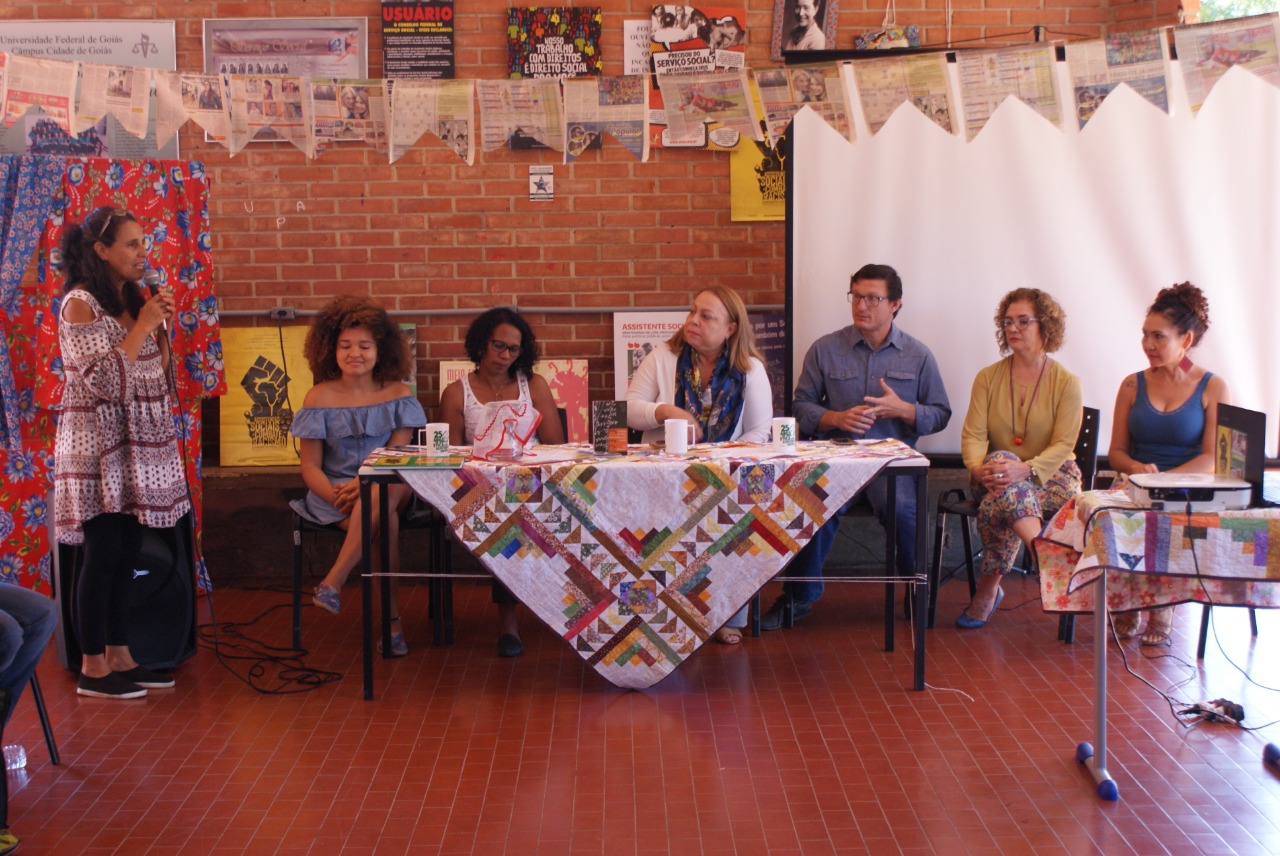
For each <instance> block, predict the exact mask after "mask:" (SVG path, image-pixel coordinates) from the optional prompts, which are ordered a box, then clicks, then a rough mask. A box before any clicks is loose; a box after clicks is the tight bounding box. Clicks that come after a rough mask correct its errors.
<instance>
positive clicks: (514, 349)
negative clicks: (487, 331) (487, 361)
mask: <svg viewBox="0 0 1280 856" xmlns="http://www.w3.org/2000/svg"><path fill="white" fill-rule="evenodd" d="M489 347H490V348H492V349H493V352H494V353H495V354H497V355H498V356H502V355H503V354H510V355H511V356H512V357H518V356H520V346H519V345H508V344H507V343H506V342H499V341H498V340H497V339H490V340H489Z"/></svg>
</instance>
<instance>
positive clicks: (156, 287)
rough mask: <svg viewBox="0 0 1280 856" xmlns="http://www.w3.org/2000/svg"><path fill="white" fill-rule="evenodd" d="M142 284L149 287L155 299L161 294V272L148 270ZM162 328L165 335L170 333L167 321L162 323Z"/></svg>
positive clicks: (143, 276) (148, 289)
mask: <svg viewBox="0 0 1280 856" xmlns="http://www.w3.org/2000/svg"><path fill="white" fill-rule="evenodd" d="M142 284H143V285H145V286H146V287H147V291H149V292H151V296H152V297H155V296H156V295H157V294H159V293H160V271H158V270H156V269H155V268H147V270H146V272H145V273H143V274H142ZM160 328H161V329H162V330H164V331H165V333H168V332H169V322H168V321H167V320H165V321H161V322H160Z"/></svg>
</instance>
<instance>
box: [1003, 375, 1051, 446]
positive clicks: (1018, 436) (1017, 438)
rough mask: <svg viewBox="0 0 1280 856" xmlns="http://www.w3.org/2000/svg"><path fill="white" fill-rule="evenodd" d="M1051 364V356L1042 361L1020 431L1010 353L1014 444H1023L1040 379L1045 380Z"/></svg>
mask: <svg viewBox="0 0 1280 856" xmlns="http://www.w3.org/2000/svg"><path fill="white" fill-rule="evenodd" d="M1048 366H1049V356H1048V355H1047V354H1046V355H1045V357H1044V362H1042V363H1040V374H1039V375H1038V376H1037V377H1036V385H1035V388H1034V389H1032V390H1031V400H1030V401H1029V402H1027V414H1026V416H1024V417H1023V419H1022V432H1021V433H1019V432H1018V408H1017V406H1016V405H1015V404H1014V401H1013V355H1012V354H1010V355H1009V410H1010V411H1012V412H1013V445H1015V446H1021V445H1022V444H1023V442H1024V440H1025V435H1026V433H1027V425H1028V424H1029V423H1030V422H1031V407H1032V405H1034V404H1035V403H1036V395H1038V394H1039V392H1040V381H1042V380H1044V370H1045V369H1046V368H1048Z"/></svg>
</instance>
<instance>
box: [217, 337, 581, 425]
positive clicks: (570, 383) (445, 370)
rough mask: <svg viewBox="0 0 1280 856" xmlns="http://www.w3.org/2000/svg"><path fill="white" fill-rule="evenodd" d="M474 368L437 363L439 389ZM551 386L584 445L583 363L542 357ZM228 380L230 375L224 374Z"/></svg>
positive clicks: (541, 366) (464, 363) (461, 363)
mask: <svg viewBox="0 0 1280 856" xmlns="http://www.w3.org/2000/svg"><path fill="white" fill-rule="evenodd" d="M474 368H475V364H474V363H472V362H471V361H470V360H441V361H440V389H441V390H443V389H444V388H445V387H446V386H448V385H449V384H451V383H453V382H454V381H455V380H457V379H458V378H460V377H462V376H463V375H465V374H466V373H467V372H469V371H471V370H472V369H474ZM533 370H534V371H535V372H537V373H538V374H540V375H542V377H543V379H544V380H546V382H547V385H548V386H550V387H551V396H552V398H554V399H555V400H556V406H557V407H563V408H564V412H565V423H566V425H567V427H568V429H569V430H568V432H567V435H566V436H565V439H566V440H568V441H569V442H570V443H585V442H587V438H588V434H587V407H588V405H587V399H588V398H589V394H588V386H587V361H586V360H574V359H561V358H558V357H546V358H544V359H543V360H542V361H540V362H539V363H538V364H537V365H535V366H534V367H533ZM228 377H230V375H228Z"/></svg>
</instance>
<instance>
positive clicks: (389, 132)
mask: <svg viewBox="0 0 1280 856" xmlns="http://www.w3.org/2000/svg"><path fill="white" fill-rule="evenodd" d="M1167 35H1168V28H1164V29H1153V30H1145V31H1138V32H1132V33H1118V34H1115V35H1112V36H1110V37H1108V38H1106V39H1102V40H1094V41H1088V42H1078V43H1073V44H1069V45H1066V48H1065V52H1066V57H1067V66H1066V71H1067V74H1068V75H1069V77H1070V80H1071V97H1072V101H1071V103H1072V104H1073V105H1074V109H1075V113H1076V119H1077V122H1078V123H1079V125H1080V127H1082V128H1083V127H1084V126H1085V124H1086V123H1087V122H1088V121H1089V119H1090V117H1092V116H1093V114H1094V112H1095V111H1096V110H1097V109H1098V107H1099V106H1100V105H1101V103H1102V102H1103V101H1104V100H1105V99H1106V97H1107V96H1108V95H1109V94H1110V93H1111V92H1112V91H1114V90H1115V88H1116V87H1117V86H1119V85H1120V84H1122V83H1123V84H1125V85H1127V86H1129V87H1130V88H1132V89H1133V90H1134V91H1135V92H1137V93H1138V94H1139V95H1141V96H1142V97H1143V98H1144V99H1146V100H1147V101H1148V102H1149V103H1151V104H1152V105H1154V106H1156V107H1158V108H1159V109H1161V110H1162V111H1165V112H1166V113H1167V112H1168V110H1169V93H1168V69H1169V65H1168V63H1169V53H1168V47H1167ZM1174 38H1175V44H1176V46H1177V48H1178V51H1179V57H1180V62H1179V68H1180V70H1181V74H1182V77H1183V80H1184V81H1185V85H1186V90H1187V95H1188V101H1189V103H1190V105H1191V107H1192V110H1193V112H1195V111H1198V110H1199V109H1200V107H1201V106H1202V105H1203V104H1204V102H1205V100H1206V99H1207V97H1208V95H1209V93H1210V92H1211V91H1212V89H1213V86H1214V85H1215V84H1216V83H1217V81H1218V80H1220V79H1221V78H1222V77H1223V76H1224V75H1225V74H1226V73H1227V72H1228V71H1229V70H1230V69H1232V68H1235V67H1237V66H1239V67H1240V68H1242V69H1245V70H1247V71H1249V72H1251V73H1252V74H1254V75H1255V76H1257V77H1259V78H1261V79H1262V80H1264V81H1266V82H1268V83H1270V84H1271V85H1273V86H1277V87H1280V14H1277V13H1268V14H1265V15H1257V16H1253V17H1248V18H1239V19H1235V20H1231V21H1223V22H1215V23H1209V24H1197V25H1192V26H1186V27H1177V28H1174ZM668 47H669V48H673V47H674V46H672V45H668ZM739 47H740V46H739ZM738 49H739V48H738V47H734V48H732V49H731V50H730V51H725V50H720V51H711V52H710V53H708V51H707V50H706V49H705V48H703V49H701V50H700V51H692V52H685V53H688V54H689V56H688V57H686V56H684V54H680V53H679V52H677V51H674V50H669V51H667V52H665V53H663V55H662V56H661V57H659V58H658V59H662V60H672V61H673V62H671V63H664V64H663V65H662V67H663V68H669V70H675V69H680V70H683V69H686V68H688V67H690V66H689V64H688V63H685V62H684V60H685V59H696V60H697V61H698V62H700V63H704V64H705V65H707V66H710V67H714V66H715V64H716V63H717V62H718V60H716V59H713V58H712V55H715V56H720V57H723V56H725V55H729V56H735V54H733V53H732V51H733V50H738ZM1052 50H1053V48H1052V47H1049V46H1039V45H1037V46H1034V47H1028V48H1008V49H1000V50H995V51H982V52H977V53H971V52H961V53H960V54H959V56H958V62H957V65H958V66H959V68H958V71H959V72H960V74H959V77H960V81H959V92H960V94H961V97H962V98H964V100H965V104H966V109H965V118H966V127H965V132H966V133H965V136H966V139H972V138H973V137H974V135H976V134H977V133H978V131H979V130H980V129H981V127H982V126H983V124H984V123H985V121H986V119H987V117H989V116H990V114H991V113H992V111H994V110H995V108H996V106H998V104H999V103H1001V101H1003V99H1005V98H1007V97H1009V96H1010V95H1013V96H1014V97H1016V98H1018V99H1019V100H1022V101H1023V102H1024V103H1027V104H1028V105H1029V106H1031V107H1032V109H1034V110H1036V111H1037V112H1039V113H1040V114H1041V115H1042V116H1045V118H1047V119H1049V121H1052V122H1054V123H1055V124H1058V125H1059V126H1061V125H1060V122H1061V120H1060V116H1059V114H1060V112H1061V109H1062V102H1063V100H1064V99H1063V97H1062V93H1056V94H1055V95H1053V96H1051V95H1050V93H1051V92H1052V90H1053V84H1052V83H1051V81H1052V79H1053V78H1054V76H1055V75H1056V74H1057V73H1058V68H1057V67H1056V65H1054V64H1052V63H1050V62H1049V60H1048V57H1049V56H1050V53H1049V52H1050V51H1052ZM677 54H678V55H677ZM736 56H740V54H736ZM658 59H655V60H654V63H655V65H659V62H658ZM677 59H678V60H681V61H680V62H674V60H677ZM850 65H851V67H852V73H853V78H854V80H855V82H856V85H857V90H858V97H859V98H860V100H861V103H862V109H863V114H864V116H865V118H866V121H867V125H868V127H869V128H870V130H871V132H872V133H876V132H878V131H879V130H880V128H881V127H883V125H884V123H885V122H886V121H888V118H889V116H890V115H892V113H893V112H894V111H895V110H896V109H897V108H898V107H900V106H901V105H902V104H903V103H904V102H908V101H909V102H910V103H911V104H912V105H913V106H914V107H915V108H916V109H917V110H919V111H921V113H923V114H924V115H925V116H926V117H928V118H929V119H930V120H932V121H933V122H934V123H936V124H937V125H938V126H939V127H940V128H942V129H943V130H944V131H946V132H947V133H951V134H955V133H957V130H958V120H959V113H958V111H957V110H956V108H955V106H954V105H953V103H952V98H953V96H952V94H951V88H950V86H949V77H948V73H947V70H946V64H945V54H944V53H943V52H931V53H928V54H925V55H914V54H913V55H904V56H893V57H884V58H875V59H867V60H862V59H858V60H854V61H852V62H851V63H850ZM710 67H708V68H701V69H700V71H699V73H695V74H692V75H680V76H673V75H671V74H663V75H660V76H659V78H658V79H659V81H660V90H661V89H669V90H671V92H672V94H671V96H670V98H669V99H668V98H667V97H666V96H665V95H664V94H663V93H662V92H661V91H658V92H656V93H650V105H649V106H650V110H651V112H648V113H645V114H644V116H643V118H642V119H639V118H637V116H638V115H639V113H638V112H637V113H633V112H632V111H633V108H635V106H636V105H635V104H634V103H633V102H634V97H635V93H636V87H637V86H647V82H648V78H647V75H640V76H633V77H613V78H610V77H601V78H595V79H593V80H588V81H567V85H566V87H565V90H564V94H563V96H562V94H561V89H560V83H559V82H557V81H555V80H503V81H495V80H488V81H470V80H450V81H385V80H333V79H327V80H317V81H315V85H314V86H311V85H310V84H309V83H308V81H306V80H304V79H302V78H298V77H290V76H288V75H280V74H274V75H273V74H266V75H263V74H257V75H247V74H226V75H221V76H218V75H200V74H179V73H175V72H166V71H155V72H152V71H151V70H149V69H146V68H134V67H127V66H120V67H117V66H106V65H101V64H90V65H85V66H84V74H83V79H81V80H80V81H79V85H80V88H81V92H80V95H79V98H78V100H77V95H76V87H77V82H78V76H79V75H80V70H81V65H80V63H77V62H67V61H62V60H52V59H43V58H36V57H28V56H22V55H18V54H11V53H5V52H0V121H2V122H3V124H4V126H5V127H8V126H10V125H12V124H14V123H15V122H16V121H17V120H18V119H20V118H22V117H23V116H24V115H25V114H26V113H27V112H28V111H29V110H30V109H31V108H33V107H36V108H39V110H40V111H41V112H42V113H43V114H44V115H45V117H47V118H46V119H45V120H44V121H43V123H42V124H43V126H44V127H46V128H48V129H49V131H51V132H53V133H58V129H60V131H61V133H65V134H66V135H67V136H68V137H69V138H70V137H74V136H75V134H74V131H75V130H78V129H79V128H81V127H87V126H91V125H93V124H94V123H96V122H99V121H100V120H101V118H102V117H103V116H105V115H107V114H108V113H110V114H112V115H115V116H116V117H117V119H118V120H119V121H120V124H121V125H122V126H123V127H124V128H125V129H126V130H128V131H129V132H130V133H131V134H133V135H135V136H139V137H143V136H144V133H145V126H146V121H147V111H148V109H149V105H148V104H147V103H146V101H147V100H148V99H144V98H142V97H141V95H140V93H141V92H143V91H145V90H146V89H147V86H146V81H148V80H150V79H151V78H152V77H154V79H155V81H156V92H157V102H156V107H155V110H156V113H157V121H156V126H157V136H158V139H159V141H161V142H164V141H168V140H169V139H171V138H172V137H173V135H174V134H175V133H176V132H177V130H178V129H179V128H180V127H181V125H182V124H184V123H185V122H186V121H187V120H188V119H189V120H191V121H194V122H195V123H196V124H198V125H200V126H201V127H202V128H204V129H205V131H206V132H207V133H208V134H209V136H210V138H211V139H212V140H214V141H215V142H217V143H219V144H221V145H224V146H226V147H227V148H228V150H230V152H231V154H233V155H234V154H237V153H238V152H239V151H240V150H242V149H243V148H244V146H245V145H246V144H247V143H248V142H249V141H250V140H251V139H259V140H262V139H274V140H287V141H288V142H290V143H292V144H293V145H294V146H296V147H298V148H299V149H301V150H302V151H303V152H305V153H306V154H307V156H308V157H311V158H314V157H316V156H317V155H318V154H319V152H321V151H322V150H323V148H324V147H325V146H326V145H327V144H328V143H330V142H334V141H339V140H351V139H354V140H362V141H364V142H365V143H367V144H369V145H371V146H373V147H374V148H375V149H377V150H378V151H379V152H381V153H384V154H386V155H387V157H388V159H389V161H394V160H396V159H398V158H400V157H401V156H403V154H404V152H405V151H406V150H407V149H408V148H409V147H410V146H411V145H413V143H414V142H415V141H416V140H417V139H418V138H419V137H421V135H422V133H423V132H424V131H431V132H432V133H434V134H436V135H437V136H438V137H440V139H442V140H443V141H444V142H445V143H446V144H447V145H448V146H449V147H450V148H451V149H452V150H453V151H454V152H455V153H456V154H457V155H458V156H459V157H460V158H463V159H464V160H465V161H466V162H467V163H468V164H474V163H475V148H476V141H475V138H476V126H475V124H474V120H473V116H474V115H475V106H474V102H476V101H478V102H479V105H478V107H479V114H480V115H479V117H478V118H479V131H480V142H481V147H482V148H483V149H484V150H485V151H492V150H495V149H498V148H502V147H503V146H509V147H511V148H515V149H520V148H539V147H548V148H552V149H555V150H557V151H562V152H564V153H565V159H566V162H569V161H572V160H574V159H575V158H577V157H579V156H581V155H582V154H583V152H584V151H585V150H586V149H587V148H588V147H589V146H590V145H592V143H593V141H595V140H598V139H599V138H600V137H601V136H602V135H603V134H605V133H609V134H611V135H613V136H614V137H615V138H616V139H617V140H618V141H619V142H621V143H622V144H623V145H624V146H625V147H626V148H627V150H628V151H630V152H631V153H632V154H633V155H635V156H636V157H637V158H639V159H640V160H642V161H644V160H647V147H648V146H649V145H650V144H656V143H655V142H654V136H653V135H654V134H656V132H657V130H658V129H661V128H662V127H663V126H662V125H661V121H660V120H663V118H664V117H663V116H662V115H661V113H662V112H663V111H662V110H661V109H659V110H658V112H657V113H656V114H655V113H653V112H652V110H653V108H654V104H655V103H659V104H660V103H663V102H669V103H671V104H675V105H678V106H677V107H676V108H675V109H674V110H672V111H670V113H671V117H670V118H671V119H673V120H674V125H675V126H678V128H679V129H681V130H683V131H684V132H687V135H688V137H689V138H690V139H692V138H693V137H697V138H698V139H699V140H700V141H701V142H698V143H697V144H698V145H706V144H707V142H708V137H707V132H706V128H707V124H708V123H709V122H711V123H717V124H719V125H721V126H723V127H721V128H720V130H719V131H715V132H712V136H713V137H714V136H715V134H717V133H721V134H723V135H724V137H725V139H728V138H729V137H734V138H735V140H734V143H736V136H737V134H738V133H749V134H750V135H751V136H752V137H753V138H754V139H760V134H759V127H758V123H757V120H756V114H757V113H759V112H760V110H759V109H758V108H757V107H756V105H755V103H754V101H750V100H748V98H747V92H748V90H747V88H746V84H745V73H746V71H745V64H743V65H742V66H741V67H739V68H736V69H730V70H729V71H727V72H719V73H710V72H711V68H710ZM815 73H816V76H815ZM754 76H755V80H756V83H757V87H758V88H759V90H760V100H761V104H762V105H763V112H764V115H765V116H766V118H767V121H768V124H767V128H766V130H767V133H768V137H769V139H770V141H772V142H775V143H776V141H777V139H778V137H779V135H780V134H781V133H782V132H783V131H784V130H785V128H786V126H787V125H788V124H789V123H790V121H791V118H792V116H793V115H794V114H795V111H796V110H798V109H799V107H800V106H801V105H807V106H810V107H811V108H812V109H814V110H815V111H816V112H818V113H819V115H821V116H822V117H823V118H824V119H825V120H826V121H827V123H828V124H830V125H831V126H832V127H834V128H836V130H837V131H839V132H840V133H841V134H843V135H844V136H845V137H846V138H847V139H849V140H853V138H854V131H853V126H852V123H851V121H850V114H851V109H850V104H849V99H850V98H851V97H852V93H851V92H849V91H848V90H847V88H846V87H845V86H844V78H843V77H842V73H841V69H840V67H839V66H838V65H837V64H835V63H832V64H815V65H808V66H793V67H788V68H785V69H762V70H759V71H756V72H755V73H754ZM815 80H816V82H817V86H816V87H815ZM437 83H438V84H439V85H438V86H437V85H436V84H437ZM391 84H394V87H401V89H400V91H401V92H403V93H404V94H403V95H402V96H400V97H399V98H398V99H396V103H395V104H394V105H393V104H392V103H391V99H392V98H393V97H394V95H393V93H394V91H395V89H394V88H393V86H392V85H391ZM584 84H585V85H584ZM473 85H478V92H479V97H478V98H477V97H476V88H475V86H473ZM586 85H595V86H596V87H597V88H596V89H595V90H594V92H593V91H592V90H590V89H587V88H586ZM344 88H346V89H349V90H350V93H345V92H344V91H343V89H344ZM815 91H816V94H815ZM593 95H594V97H595V100H594V101H592V96H593ZM344 98H347V99H349V100H352V102H353V103H354V104H357V105H359V106H358V109H355V110H352V109H351V108H349V107H347V105H346V104H345V102H344V100H343V99H344ZM1055 99H1056V100H1055ZM313 105H314V107H315V108H317V109H318V110H319V112H315V111H313ZM393 106H394V107H396V108H398V112H397V110H393V109H392V107H393ZM615 108H618V109H616V110H615ZM1055 111H1056V112H1055ZM650 120H652V121H653V122H655V123H656V124H654V125H653V127H652V128H650V130H649V131H648V132H647V133H645V132H643V131H639V132H638V129H639V128H642V127H643V128H649V122H650ZM401 122H403V123H405V124H404V126H403V128H399V127H397V126H398V124H399V123H401ZM637 123H639V124H637ZM668 130H669V131H670V132H672V134H673V139H672V141H670V142H668V141H666V133H667V132H664V137H663V139H664V143H663V144H665V145H675V144H688V145H693V144H694V143H693V142H689V141H688V140H679V139H676V138H677V137H680V136H681V135H680V134H676V133H674V132H675V131H676V130H677V128H676V127H671V128H670V129H668ZM86 133H87V132H86ZM637 134H639V137H641V138H643V142H642V141H641V139H639V138H638V136H637ZM393 142H394V145H393V144H392V143H393ZM710 142H712V143H713V144H716V145H719V144H720V141H719V140H717V139H711V140H710ZM734 143H729V144H728V147H732V146H733V145H734Z"/></svg>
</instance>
